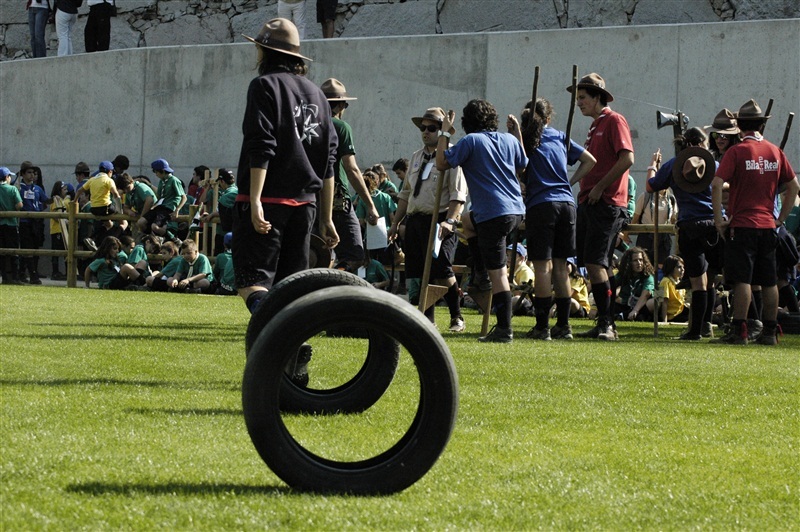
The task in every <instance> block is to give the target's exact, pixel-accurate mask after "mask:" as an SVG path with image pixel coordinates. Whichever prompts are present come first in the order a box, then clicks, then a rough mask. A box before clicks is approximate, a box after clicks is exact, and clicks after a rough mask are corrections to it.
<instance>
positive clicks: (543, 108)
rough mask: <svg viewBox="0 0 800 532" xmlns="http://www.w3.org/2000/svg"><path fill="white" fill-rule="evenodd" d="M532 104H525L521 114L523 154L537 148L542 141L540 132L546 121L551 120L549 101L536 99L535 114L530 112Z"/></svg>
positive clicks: (551, 112)
mask: <svg viewBox="0 0 800 532" xmlns="http://www.w3.org/2000/svg"><path fill="white" fill-rule="evenodd" d="M531 107H532V102H528V103H527V104H525V110H524V111H523V112H522V124H520V126H521V127H522V143H523V145H524V146H525V152H526V153H531V152H532V151H533V150H535V149H536V148H538V147H539V144H540V143H541V141H542V131H544V126H546V125H547V121H548V120H549V119H552V117H553V115H554V114H555V113H554V112H553V106H552V105H551V104H550V102H549V101H547V100H545V99H544V98H536V109H535V112H531Z"/></svg>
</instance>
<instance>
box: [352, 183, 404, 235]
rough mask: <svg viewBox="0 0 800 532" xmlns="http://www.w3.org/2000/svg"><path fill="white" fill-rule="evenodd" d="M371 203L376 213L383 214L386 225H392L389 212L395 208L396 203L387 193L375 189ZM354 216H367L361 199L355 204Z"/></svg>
mask: <svg viewBox="0 0 800 532" xmlns="http://www.w3.org/2000/svg"><path fill="white" fill-rule="evenodd" d="M372 203H374V204H375V210H377V211H378V215H379V216H383V218H384V221H385V222H386V227H387V228H388V227H390V226H391V225H392V221H391V220H390V218H391V214H392V213H393V212H394V211H396V210H397V204H396V203H395V202H394V200H393V199H392V198H391V196H389V194H387V193H385V192H381V191H380V190H376V191H375V192H373V193H372ZM356 216H358V217H359V218H366V217H367V208H366V207H365V206H364V202H363V201H360V200H359V201H358V203H357V204H356Z"/></svg>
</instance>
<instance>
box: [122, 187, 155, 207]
mask: <svg viewBox="0 0 800 532" xmlns="http://www.w3.org/2000/svg"><path fill="white" fill-rule="evenodd" d="M147 198H153V204H155V202H156V193H155V192H153V189H152V188H150V187H148V186H147V185H145V184H144V183H140V182H139V181H134V182H133V190H131V191H130V192H128V193H127V194H125V205H127V206H129V207H130V208H132V209H133V210H135V211H136V212H137V213H139V214H141V213H142V210H143V209H144V202H145V201H147Z"/></svg>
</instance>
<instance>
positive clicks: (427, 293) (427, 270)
mask: <svg viewBox="0 0 800 532" xmlns="http://www.w3.org/2000/svg"><path fill="white" fill-rule="evenodd" d="M435 161H436V158H435V157H434V158H431V163H429V164H433V165H434V167H435V166H436V163H435ZM424 171H425V168H421V169H420V175H419V176H418V177H417V179H422V172H424ZM431 172H433V168H431ZM443 183H444V172H440V173H439V179H438V181H437V183H436V196H435V199H434V212H433V213H432V215H431V227H430V230H429V231H428V246H427V252H426V253H425V267H424V268H423V270H422V285H421V286H420V289H419V310H420V312H425V311H426V310H428V307H430V306H431V305H433V304H434V303H436V302H437V301H438V300H439V298H440V297H442V296H443V295H444V294H446V293H447V290H448V287H446V286H440V285H432V284H429V282H428V280H429V278H430V276H431V263H432V262H433V244H434V240H435V239H436V229H437V225H438V222H439V204H440V203H441V201H442V187H443ZM453 229H455V228H453Z"/></svg>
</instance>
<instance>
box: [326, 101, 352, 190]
mask: <svg viewBox="0 0 800 532" xmlns="http://www.w3.org/2000/svg"><path fill="white" fill-rule="evenodd" d="M332 120H333V128H334V129H335V130H336V135H337V136H338V137H339V146H338V147H337V148H336V164H335V165H334V168H336V174H335V177H336V182H337V184H338V185H339V186H343V187H344V190H343V192H344V194H345V195H350V192H349V186H350V182H349V181H348V180H347V173H346V172H345V171H344V165H342V157H344V156H345V155H355V154H356V149H355V147H354V146H353V130H352V129H351V128H350V124H348V123H347V122H345V121H344V120H339V119H338V118H336V117H334V118H333V119H332Z"/></svg>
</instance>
